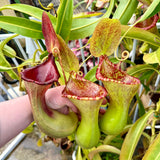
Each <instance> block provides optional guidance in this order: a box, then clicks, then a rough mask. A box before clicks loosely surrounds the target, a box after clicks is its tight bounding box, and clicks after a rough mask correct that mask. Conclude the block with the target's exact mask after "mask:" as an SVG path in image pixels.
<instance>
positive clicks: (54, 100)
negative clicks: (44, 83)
mask: <svg viewBox="0 0 160 160" xmlns="http://www.w3.org/2000/svg"><path fill="white" fill-rule="evenodd" d="M64 87H65V86H58V87H55V88H52V89H49V90H48V91H47V92H46V97H45V98H46V104H47V105H48V106H49V107H51V108H53V109H60V108H63V107H64V106H68V107H70V108H71V109H72V110H73V111H74V112H77V108H76V107H75V105H74V104H73V103H72V102H71V101H69V99H67V98H65V97H62V91H63V89H64Z"/></svg>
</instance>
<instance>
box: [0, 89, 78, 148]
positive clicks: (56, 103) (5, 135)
mask: <svg viewBox="0 0 160 160" xmlns="http://www.w3.org/2000/svg"><path fill="white" fill-rule="evenodd" d="M63 89H64V86H59V87H56V88H52V89H49V90H48V91H47V92H46V103H47V105H48V106H49V107H51V108H53V109H57V110H58V111H60V112H62V113H64V114H67V113H68V111H69V107H70V108H71V109H72V110H73V111H74V112H77V109H76V107H75V106H74V105H73V104H72V103H71V102H70V101H69V100H68V99H67V98H64V97H62V95H61V92H62V90H63ZM31 122H33V115H32V110H31V105H30V101H29V98H28V95H25V96H22V97H19V98H16V99H12V100H9V101H5V102H1V103H0V147H2V146H3V145H4V144H6V143H7V142H9V141H10V140H11V139H12V138H14V137H15V136H16V135H18V134H19V133H20V132H21V131H23V130H24V129H25V128H26V127H27V126H28V125H29V124H30V123H31Z"/></svg>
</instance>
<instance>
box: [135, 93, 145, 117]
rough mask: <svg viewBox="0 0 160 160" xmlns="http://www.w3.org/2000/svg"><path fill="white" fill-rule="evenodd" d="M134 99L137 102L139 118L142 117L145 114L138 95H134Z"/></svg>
mask: <svg viewBox="0 0 160 160" xmlns="http://www.w3.org/2000/svg"><path fill="white" fill-rule="evenodd" d="M136 99H137V101H138V104H139V105H138V107H139V117H141V116H143V115H144V114H145V108H144V105H143V103H142V101H141V99H140V97H139V95H138V94H137V93H136Z"/></svg>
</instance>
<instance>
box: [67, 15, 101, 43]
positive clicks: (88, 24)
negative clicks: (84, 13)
mask: <svg viewBox="0 0 160 160" xmlns="http://www.w3.org/2000/svg"><path fill="white" fill-rule="evenodd" d="M98 21H99V19H98V18H89V19H88V18H78V19H73V21H72V28H71V32H70V37H69V39H70V40H75V39H80V38H81V39H82V38H85V37H88V36H90V35H91V34H92V33H93V31H94V29H95V27H96V25H97V23H98Z"/></svg>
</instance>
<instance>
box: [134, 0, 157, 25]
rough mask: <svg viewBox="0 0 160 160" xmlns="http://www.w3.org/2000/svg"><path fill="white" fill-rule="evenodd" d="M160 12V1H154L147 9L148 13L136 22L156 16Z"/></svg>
mask: <svg viewBox="0 0 160 160" xmlns="http://www.w3.org/2000/svg"><path fill="white" fill-rule="evenodd" d="M159 11H160V1H159V0H154V1H153V2H152V3H151V5H150V6H149V7H148V8H147V10H146V12H145V13H144V14H143V15H142V17H141V18H140V19H139V20H138V21H137V22H136V23H138V22H141V21H144V20H146V19H147V18H150V17H152V16H154V15H155V14H156V13H158V12H159Z"/></svg>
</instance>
